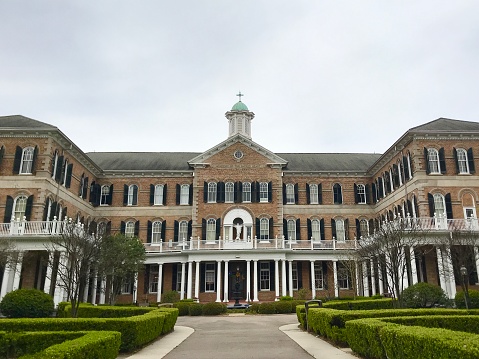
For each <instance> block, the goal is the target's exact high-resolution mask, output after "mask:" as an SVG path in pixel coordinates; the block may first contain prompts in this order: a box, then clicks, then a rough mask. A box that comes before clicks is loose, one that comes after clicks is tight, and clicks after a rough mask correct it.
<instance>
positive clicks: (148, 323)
mask: <svg viewBox="0 0 479 359" xmlns="http://www.w3.org/2000/svg"><path fill="white" fill-rule="evenodd" d="M102 308H108V307H102ZM177 317H178V310H177V309H175V308H164V309H156V310H155V309H153V310H151V311H150V312H148V313H146V314H144V315H137V316H133V317H129V318H31V319H2V320H1V321H0V330H5V331H13V332H21V331H65V330H66V331H87V330H94V331H98V330H102V331H118V332H120V333H121V347H120V350H121V351H132V350H134V349H136V348H139V347H141V346H143V345H145V344H147V343H149V342H151V341H153V340H155V339H156V338H157V337H158V336H160V335H162V334H165V333H168V332H169V331H171V330H173V327H174V325H175V323H176V319H177Z"/></svg>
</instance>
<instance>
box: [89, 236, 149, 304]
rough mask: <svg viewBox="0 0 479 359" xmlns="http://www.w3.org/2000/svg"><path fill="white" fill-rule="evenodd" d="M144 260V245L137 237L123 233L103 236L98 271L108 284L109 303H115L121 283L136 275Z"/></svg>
mask: <svg viewBox="0 0 479 359" xmlns="http://www.w3.org/2000/svg"><path fill="white" fill-rule="evenodd" d="M144 261H145V247H144V245H143V243H141V241H140V240H139V239H138V238H137V237H128V236H125V235H123V234H116V235H112V236H105V237H104V239H103V241H102V246H101V254H100V259H99V262H98V271H99V273H102V275H104V276H106V278H107V281H108V283H109V284H110V290H109V296H108V301H109V303H110V304H115V301H116V297H117V295H118V294H119V293H120V292H121V288H122V287H123V285H124V284H125V283H126V282H127V281H131V280H132V279H133V277H134V276H135V275H137V272H138V270H140V269H141V268H142V267H143V263H144ZM131 284H132V283H130V285H131Z"/></svg>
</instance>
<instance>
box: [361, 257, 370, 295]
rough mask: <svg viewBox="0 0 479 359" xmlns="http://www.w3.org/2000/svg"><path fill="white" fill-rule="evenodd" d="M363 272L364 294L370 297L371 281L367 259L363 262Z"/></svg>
mask: <svg viewBox="0 0 479 359" xmlns="http://www.w3.org/2000/svg"><path fill="white" fill-rule="evenodd" d="M362 272H363V295H364V296H365V297H369V281H368V264H367V262H366V261H363V263H362Z"/></svg>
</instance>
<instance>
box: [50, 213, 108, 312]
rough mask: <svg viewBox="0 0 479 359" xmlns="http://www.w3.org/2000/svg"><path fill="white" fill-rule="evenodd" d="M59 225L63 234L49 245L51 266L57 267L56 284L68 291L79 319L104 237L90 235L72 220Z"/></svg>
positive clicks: (72, 307) (67, 293)
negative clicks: (81, 304)
mask: <svg viewBox="0 0 479 359" xmlns="http://www.w3.org/2000/svg"><path fill="white" fill-rule="evenodd" d="M60 223H61V224H60ZM60 223H59V225H62V226H63V230H62V234H61V235H60V236H55V237H52V239H51V242H50V243H49V244H48V245H47V250H48V251H49V252H50V253H51V255H50V257H49V266H51V267H52V268H54V267H55V268H56V271H55V273H56V285H57V286H58V287H60V288H62V289H63V290H64V291H65V292H66V296H67V300H68V301H69V302H70V304H71V315H72V317H76V316H77V312H78V307H79V305H80V302H81V298H82V294H83V291H84V289H85V287H86V284H87V283H88V278H89V275H90V268H91V267H92V266H93V265H96V263H97V262H98V260H99V258H100V249H101V242H102V236H101V234H95V233H88V231H86V230H85V229H84V228H83V225H82V224H79V223H74V222H72V220H71V218H70V219H69V220H66V221H64V222H60ZM55 253H56V255H53V254H55Z"/></svg>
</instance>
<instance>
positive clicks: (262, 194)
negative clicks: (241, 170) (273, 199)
mask: <svg viewBox="0 0 479 359" xmlns="http://www.w3.org/2000/svg"><path fill="white" fill-rule="evenodd" d="M265 187H266V189H265ZM268 190H269V188H268V182H260V183H259V201H260V202H261V203H265V202H268Z"/></svg>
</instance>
